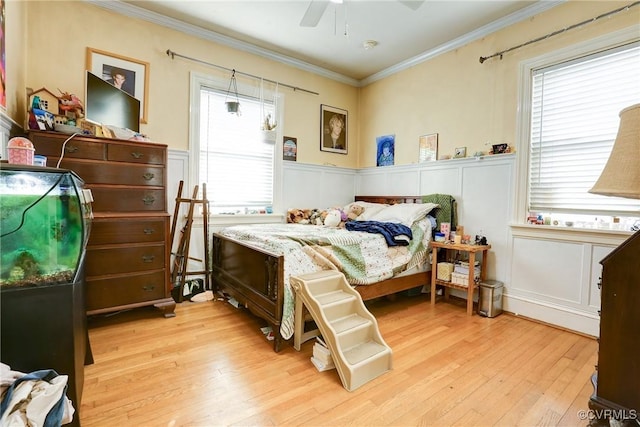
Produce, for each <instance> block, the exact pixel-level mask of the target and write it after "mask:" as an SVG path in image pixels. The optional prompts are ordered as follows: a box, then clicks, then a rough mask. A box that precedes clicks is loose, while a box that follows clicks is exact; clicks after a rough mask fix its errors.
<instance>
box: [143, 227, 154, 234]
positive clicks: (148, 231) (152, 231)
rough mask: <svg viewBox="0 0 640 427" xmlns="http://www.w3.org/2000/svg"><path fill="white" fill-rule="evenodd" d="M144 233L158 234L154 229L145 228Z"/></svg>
mask: <svg viewBox="0 0 640 427" xmlns="http://www.w3.org/2000/svg"><path fill="white" fill-rule="evenodd" d="M143 232H144V234H153V233H155V232H156V230H154V229H153V228H145V229H144V231H143Z"/></svg>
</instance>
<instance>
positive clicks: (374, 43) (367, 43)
mask: <svg viewBox="0 0 640 427" xmlns="http://www.w3.org/2000/svg"><path fill="white" fill-rule="evenodd" d="M376 46H378V42H377V41H375V40H365V41H364V42H362V47H363V48H364V50H369V49H373V48H374V47H376Z"/></svg>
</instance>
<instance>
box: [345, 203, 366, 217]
mask: <svg viewBox="0 0 640 427" xmlns="http://www.w3.org/2000/svg"><path fill="white" fill-rule="evenodd" d="M362 212H364V206H362V205H358V204H355V203H354V204H353V205H351V206H350V207H349V212H347V221H355V219H356V218H358V217H359V216H360V215H362Z"/></svg>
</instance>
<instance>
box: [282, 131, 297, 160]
mask: <svg viewBox="0 0 640 427" xmlns="http://www.w3.org/2000/svg"><path fill="white" fill-rule="evenodd" d="M297 158H298V138H292V137H290V136H285V137H283V138H282V160H290V161H293V162H295V161H296V159H297Z"/></svg>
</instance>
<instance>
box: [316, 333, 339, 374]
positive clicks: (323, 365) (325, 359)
mask: <svg viewBox="0 0 640 427" xmlns="http://www.w3.org/2000/svg"><path fill="white" fill-rule="evenodd" d="M311 363H313V364H314V366H315V367H316V368H317V369H318V371H319V372H322V371H328V370H330V369H335V368H336V366H335V365H334V364H333V359H332V358H331V352H330V351H329V348H328V347H327V345H326V344H325V342H324V341H322V340H321V339H320V337H316V343H315V344H314V345H313V356H311Z"/></svg>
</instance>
